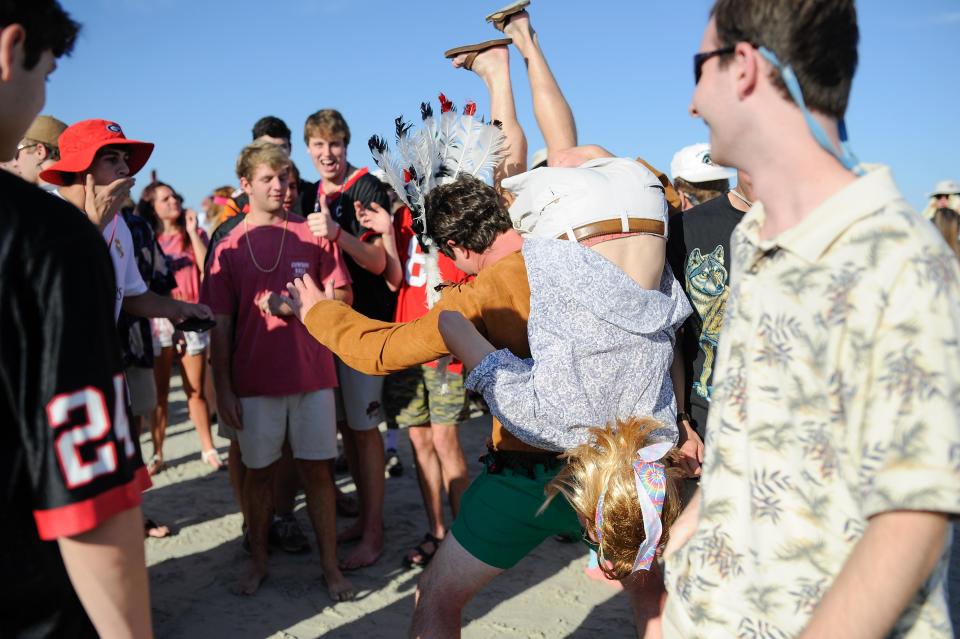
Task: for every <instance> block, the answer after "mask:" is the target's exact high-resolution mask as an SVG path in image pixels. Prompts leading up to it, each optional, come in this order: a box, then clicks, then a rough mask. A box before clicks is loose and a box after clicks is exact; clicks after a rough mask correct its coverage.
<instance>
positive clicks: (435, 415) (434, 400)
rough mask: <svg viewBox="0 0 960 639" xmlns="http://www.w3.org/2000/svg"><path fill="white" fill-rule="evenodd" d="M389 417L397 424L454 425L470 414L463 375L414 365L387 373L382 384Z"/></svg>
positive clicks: (390, 420)
mask: <svg viewBox="0 0 960 639" xmlns="http://www.w3.org/2000/svg"><path fill="white" fill-rule="evenodd" d="M383 405H384V408H385V410H386V412H387V421H389V422H396V424H397V425H398V426H401V427H409V426H421V425H423V424H447V425H454V424H459V423H460V422H463V421H466V420H467V419H469V418H470V403H469V402H468V400H467V392H466V389H464V387H463V375H461V374H460V373H451V372H450V371H443V372H441V371H440V370H438V369H437V368H434V367H431V366H426V365H421V366H414V367H413V368H409V369H407V370H405V371H400V372H399V373H393V374H392V375H390V376H388V377H387V381H386V382H384V385H383Z"/></svg>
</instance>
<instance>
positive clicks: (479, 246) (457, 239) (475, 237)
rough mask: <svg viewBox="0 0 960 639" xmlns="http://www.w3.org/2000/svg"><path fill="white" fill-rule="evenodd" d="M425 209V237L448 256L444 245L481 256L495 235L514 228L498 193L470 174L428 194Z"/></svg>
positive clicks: (446, 247)
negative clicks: (448, 244)
mask: <svg viewBox="0 0 960 639" xmlns="http://www.w3.org/2000/svg"><path fill="white" fill-rule="evenodd" d="M424 208H425V212H426V221H427V234H428V235H429V236H430V237H431V239H433V241H434V242H436V244H437V247H438V248H439V249H440V251H441V252H442V253H444V254H445V255H447V256H450V249H449V248H448V246H447V242H453V243H454V244H455V245H457V246H461V247H463V248H465V249H469V250H470V251H473V252H475V253H483V252H484V251H486V250H487V249H488V248H490V246H491V245H492V244H493V241H494V240H495V239H496V238H497V236H498V235H500V234H502V233H503V232H505V231H509V230H510V229H512V228H513V224H512V223H511V222H510V216H509V215H508V214H507V212H506V211H505V210H504V208H503V206H501V204H500V198H499V196H498V195H497V191H496V190H495V189H494V188H493V187H492V186H489V185H487V184H485V183H484V182H482V181H480V180H478V179H477V178H475V177H473V176H472V175H461V176H460V177H458V178H457V179H456V180H455V181H453V182H451V183H450V184H445V185H443V186H438V187H436V188H435V189H433V190H432V191H430V192H429V193H428V194H427V198H426V202H425V205H424Z"/></svg>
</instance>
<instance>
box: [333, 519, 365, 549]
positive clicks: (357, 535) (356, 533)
mask: <svg viewBox="0 0 960 639" xmlns="http://www.w3.org/2000/svg"><path fill="white" fill-rule="evenodd" d="M362 537H363V522H362V521H359V520H357V521H355V522H354V523H352V524H350V525H349V526H347V527H346V528H344V529H343V530H341V531H340V532H338V533H337V543H338V544H341V543H345V542H348V541H357V540H359V539H361V538H362Z"/></svg>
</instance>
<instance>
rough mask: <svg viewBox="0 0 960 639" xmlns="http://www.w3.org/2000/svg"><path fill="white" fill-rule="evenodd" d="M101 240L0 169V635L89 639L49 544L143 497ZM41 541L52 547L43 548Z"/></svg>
mask: <svg viewBox="0 0 960 639" xmlns="http://www.w3.org/2000/svg"><path fill="white" fill-rule="evenodd" d="M115 291H116V286H115V280H114V272H113V265H112V263H111V261H110V256H109V254H108V252H107V246H106V243H105V242H104V240H103V238H102V237H101V236H100V234H99V233H98V232H97V230H96V228H95V227H94V226H93V225H92V224H91V223H90V222H89V221H88V220H87V218H86V216H84V215H83V214H82V213H81V212H79V211H78V210H77V209H76V208H74V207H73V206H71V205H70V204H69V203H67V202H64V201H63V200H61V199H59V198H56V197H53V196H51V195H49V194H46V193H44V192H43V191H41V190H40V189H38V188H36V187H35V186H33V185H30V184H27V183H26V182H24V181H23V180H21V179H20V178H18V177H15V176H13V175H11V174H9V173H7V172H5V171H0V424H2V428H0V490H2V491H3V498H2V499H3V501H2V504H0V508H2V511H0V512H2V513H3V515H2V520H3V523H2V524H0V575H2V576H3V578H2V579H0V635H2V636H4V637H10V636H13V637H88V636H90V637H95V636H96V632H95V631H94V628H93V626H92V624H91V623H90V620H89V618H88V617H87V615H86V613H85V612H84V610H83V608H82V606H81V605H80V601H79V599H78V598H77V596H76V593H75V592H74V590H73V587H72V585H71V584H70V581H69V578H68V577H67V572H66V570H65V568H64V566H63V560H62V558H61V556H60V550H59V547H58V545H57V543H56V541H55V539H57V538H59V537H64V536H72V535H76V534H79V533H82V532H85V531H88V530H91V529H93V528H95V527H97V526H99V525H100V524H101V523H103V522H104V521H106V520H107V519H109V518H110V517H112V516H113V515H114V514H116V513H118V512H121V511H123V510H126V509H128V508H131V507H133V506H136V505H138V504H139V503H140V490H141V488H142V487H145V486H148V485H149V480H148V479H147V476H146V471H145V469H144V468H143V461H142V459H141V457H140V452H139V448H138V447H137V446H136V445H135V441H134V440H133V438H132V437H131V433H130V428H129V424H130V421H129V415H128V413H127V406H126V395H125V390H124V389H125V387H124V381H123V374H122V368H121V364H120V348H119V343H118V339H117V330H116V326H115V324H114V316H113V313H114V301H115ZM43 540H49V541H43Z"/></svg>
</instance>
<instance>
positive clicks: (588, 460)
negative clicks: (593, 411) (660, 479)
mask: <svg viewBox="0 0 960 639" xmlns="http://www.w3.org/2000/svg"><path fill="white" fill-rule="evenodd" d="M662 428H663V424H661V423H660V422H658V421H657V420H655V419H650V418H643V419H636V418H631V419H629V420H626V421H618V422H617V425H616V427H613V426H609V425H608V426H606V427H604V428H591V429H590V441H589V442H588V443H586V444H582V445H580V446H577V447H576V448H573V449H570V450H568V451H567V452H566V453H564V455H563V456H564V457H566V458H567V464H566V466H564V467H563V468H562V469H561V470H560V472H559V473H557V476H556V477H555V478H554V479H553V480H552V481H551V482H550V483H549V484H547V487H546V489H545V492H546V494H547V501H546V502H545V503H544V506H543V508H546V506H547V505H548V504H549V503H550V502H551V501H552V500H553V498H554V497H556V496H557V495H558V494H562V495H563V496H564V497H565V498H566V499H567V501H568V502H570V505H571V506H572V507H573V509H574V510H575V511H576V512H577V514H578V515H579V516H580V517H582V518H583V519H585V520H586V522H587V526H588V527H591V528H592V527H593V526H594V521H595V520H596V515H597V502H598V501H599V500H600V496H601V495H604V498H603V513H602V514H603V524H602V529H601V531H600V532H601V533H602V537H601V538H602V541H601V543H600V548H599V550H598V552H597V554H598V555H599V557H600V559H601V561H600V568H601V570H603V574H605V575H606V576H607V578H608V579H623V578H625V577H627V576H628V575H630V573H631V572H632V570H633V566H634V563H635V561H636V559H637V551H638V550H639V548H640V544H642V543H643V542H644V541H645V540H646V534H645V533H644V530H643V511H642V510H641V509H640V502H639V500H638V498H637V487H636V480H635V474H634V470H633V464H634V462H635V461H637V451H638V450H640V449H641V448H644V447H645V446H647V445H649V444H650V443H652V442H651V436H652V435H653V433H654V432H655V431H657V430H659V429H662ZM676 456H677V451H676V449H673V450H671V451H670V452H669V453H668V454H667V456H666V457H665V458H664V462H665V463H666V466H667V469H666V471H667V472H666V475H667V490H666V494H665V496H664V500H663V511H662V513H661V516H660V519H661V521H662V522H663V534H662V535H661V537H660V544H659V548H663V546H665V545H666V543H667V539H668V537H669V530H670V526H671V524H673V522H674V521H675V520H676V518H677V515H679V514H680V495H679V492H678V489H677V479H678V477H679V471H678V470H677V469H675V468H672V467H671V464H670V462H672V461H674V460H675V459H676ZM541 510H542V509H541ZM594 534H596V533H595V532H594ZM603 560H606V561H603Z"/></svg>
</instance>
